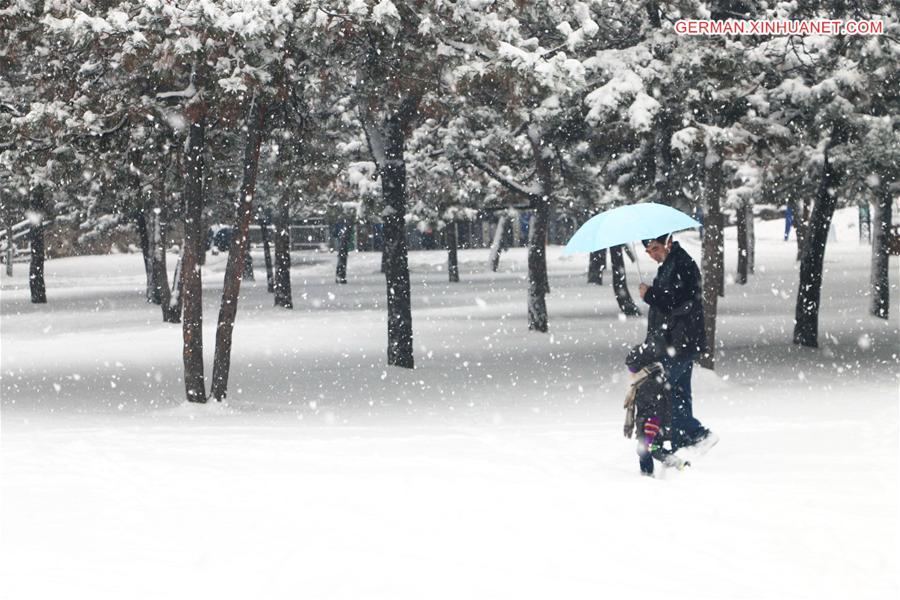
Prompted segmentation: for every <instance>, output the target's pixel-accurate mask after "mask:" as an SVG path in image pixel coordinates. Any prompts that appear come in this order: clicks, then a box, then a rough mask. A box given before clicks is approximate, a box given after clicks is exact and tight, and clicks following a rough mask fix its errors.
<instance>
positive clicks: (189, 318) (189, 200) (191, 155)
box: [181, 106, 206, 402]
mask: <svg viewBox="0 0 900 600" xmlns="http://www.w3.org/2000/svg"><path fill="white" fill-rule="evenodd" d="M192 117H193V118H192V119H191V126H190V128H189V129H188V143H187V148H186V151H185V153H184V159H185V173H184V262H183V264H182V269H183V270H182V272H181V280H182V297H183V302H184V313H183V319H182V335H183V338H184V347H183V348H184V353H183V358H184V387H185V393H186V394H187V399H188V401H190V402H206V383H205V381H204V379H203V297H202V290H203V282H202V276H201V272H200V264H199V263H200V255H201V254H202V253H203V246H204V241H205V240H204V237H205V236H204V232H203V226H202V219H203V150H204V146H205V133H206V114H205V107H203V106H194V107H193V114H192Z"/></svg>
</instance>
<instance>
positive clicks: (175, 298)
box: [163, 248, 184, 323]
mask: <svg viewBox="0 0 900 600" xmlns="http://www.w3.org/2000/svg"><path fill="white" fill-rule="evenodd" d="M183 265H184V248H182V249H181V255H180V256H179V257H178V262H176V263H175V275H174V276H173V277H172V296H171V297H170V298H169V310H168V311H166V312H163V321H165V322H166V323H181V307H182V301H181V299H182V298H183V296H182V287H181V286H182V283H183V281H184V280H183V278H182V277H181V269H182V266H183Z"/></svg>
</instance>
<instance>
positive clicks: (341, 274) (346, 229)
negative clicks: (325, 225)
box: [334, 220, 353, 283]
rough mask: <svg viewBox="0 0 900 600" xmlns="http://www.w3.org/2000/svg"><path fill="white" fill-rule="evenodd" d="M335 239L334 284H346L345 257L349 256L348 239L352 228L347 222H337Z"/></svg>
mask: <svg viewBox="0 0 900 600" xmlns="http://www.w3.org/2000/svg"><path fill="white" fill-rule="evenodd" d="M339 223H340V227H339V229H338V239H337V267H336V268H335V270H334V282H335V283H347V256H348V255H349V254H350V239H351V233H352V231H353V226H352V225H351V224H350V222H349V221H346V220H341V221H339Z"/></svg>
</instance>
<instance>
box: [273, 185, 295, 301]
mask: <svg viewBox="0 0 900 600" xmlns="http://www.w3.org/2000/svg"><path fill="white" fill-rule="evenodd" d="M290 208H291V202H290V196H289V193H288V192H285V193H284V195H283V196H282V197H281V202H280V203H279V205H278V210H277V212H276V213H275V306H280V307H282V308H294V301H293V299H292V297H291V218H290Z"/></svg>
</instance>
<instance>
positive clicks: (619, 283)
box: [609, 246, 641, 317]
mask: <svg viewBox="0 0 900 600" xmlns="http://www.w3.org/2000/svg"><path fill="white" fill-rule="evenodd" d="M609 261H610V263H611V265H612V284H613V293H614V294H615V295H616V302H618V304H619V310H620V311H622V314H624V315H625V316H628V317H639V316H640V315H641V311H640V309H638V307H637V305H636V304H635V303H634V300H632V299H631V292H629V291H628V279H627V278H626V275H625V259H624V258H623V256H622V246H613V247H612V248H610V249H609Z"/></svg>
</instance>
